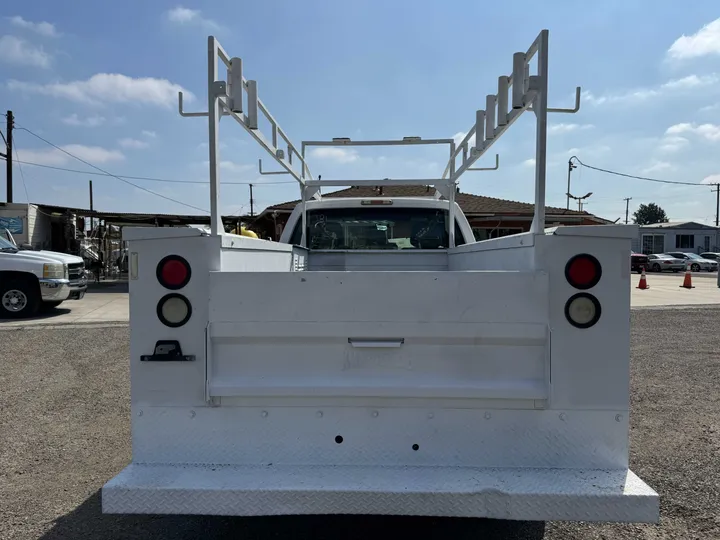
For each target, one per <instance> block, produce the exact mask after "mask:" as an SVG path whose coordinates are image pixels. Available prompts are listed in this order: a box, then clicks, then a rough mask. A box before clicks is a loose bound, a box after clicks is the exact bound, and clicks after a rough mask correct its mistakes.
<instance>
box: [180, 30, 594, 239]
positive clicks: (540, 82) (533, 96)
mask: <svg viewBox="0 0 720 540" xmlns="http://www.w3.org/2000/svg"><path fill="white" fill-rule="evenodd" d="M548 35H549V32H548V30H542V31H541V32H540V34H539V35H538V37H537V38H536V39H535V41H533V43H532V45H531V46H530V48H529V49H528V50H527V51H526V52H516V53H515V54H514V55H513V67H512V72H511V74H510V75H503V76H501V77H499V78H498V91H497V94H490V95H487V96H486V98H485V108H484V109H481V110H478V111H476V113H475V123H474V124H473V125H472V127H471V128H470V129H469V130H468V131H467V133H466V135H465V136H464V137H463V139H462V141H460V143H459V144H456V143H455V141H454V140H453V139H421V138H420V137H405V138H403V139H400V140H373V141H353V140H351V139H348V138H335V139H331V140H329V141H303V143H302V145H301V150H300V152H298V150H297V147H296V146H295V145H294V144H293V143H292V142H291V141H290V139H289V137H288V136H287V134H286V133H285V131H283V129H282V128H281V127H280V126H279V124H278V123H277V121H276V120H275V119H274V118H273V116H272V115H271V114H270V112H269V111H268V109H267V107H265V105H264V104H263V102H262V101H261V100H260V98H259V97H258V86H257V81H254V80H247V79H245V77H244V76H243V69H242V60H241V59H240V58H237V57H232V58H231V57H229V56H228V54H227V53H226V52H225V50H224V49H223V48H222V47H221V46H220V44H219V43H218V41H217V39H216V38H215V37H213V36H210V37H208V112H185V111H184V110H183V94H182V92H179V93H178V109H179V112H180V114H181V115H182V116H190V117H194V116H207V117H208V136H209V144H208V146H209V153H210V160H209V161H210V213H211V221H210V230H211V234H212V235H213V236H217V235H220V234H222V233H223V228H222V220H221V216H220V212H219V187H220V186H219V184H220V182H219V162H220V157H219V123H220V119H221V118H222V117H223V116H230V117H232V118H234V119H235V120H236V121H237V122H238V123H239V124H240V125H241V126H242V127H243V128H245V130H246V131H247V132H248V133H250V135H251V136H252V137H253V138H254V139H255V140H256V141H257V142H258V143H259V144H260V146H262V147H263V148H264V149H265V150H266V151H267V152H268V153H269V154H270V156H271V157H272V158H273V159H274V160H275V161H276V162H277V163H278V164H279V165H280V166H281V167H282V169H283V170H280V171H263V170H262V161H260V163H259V164H258V165H259V170H260V174H263V175H265V174H289V175H290V176H292V177H293V178H294V179H295V180H297V182H298V184H299V185H300V192H301V201H302V203H301V204H302V207H303V224H305V222H306V211H305V209H306V202H307V201H308V200H309V199H311V198H313V197H315V198H317V197H318V196H319V191H320V188H321V187H322V186H363V185H370V186H391V185H421V186H433V187H434V188H435V189H436V190H437V191H438V192H439V193H440V194H441V195H442V196H443V197H445V198H446V199H448V200H449V202H450V215H449V216H448V218H449V223H453V220H454V214H453V212H454V206H455V205H454V202H455V193H456V190H457V185H458V180H459V179H460V176H462V175H463V174H464V173H465V172H467V171H479V170H494V169H497V168H498V166H499V156H497V155H496V156H495V167H486V168H473V164H474V163H475V162H476V161H477V160H478V159H480V158H481V157H482V156H483V155H484V154H485V153H486V152H487V151H488V150H489V149H490V147H491V146H492V145H493V144H494V142H495V141H496V140H497V139H498V138H499V137H500V136H502V134H503V133H505V131H506V130H507V129H508V128H509V127H510V126H511V125H512V124H513V123H514V122H515V121H516V120H517V119H518V118H519V117H520V115H521V114H522V113H523V112H525V111H526V110H531V111H533V112H534V113H535V117H536V119H537V125H536V144H535V215H534V218H533V222H532V226H531V232H533V233H535V234H542V233H543V230H544V224H545V169H546V153H547V152H546V150H547V114H548V113H549V112H557V113H576V112H578V110H579V109H580V87H578V88H576V92H575V107H574V108H572V109H553V108H548V106H547V91H548ZM535 55H537V73H536V74H533V75H531V74H530V62H531V60H532V59H533V57H534V56H535ZM218 59H220V60H221V61H222V63H223V64H224V65H225V67H226V69H227V80H220V79H219V73H218ZM245 101H247V106H246V107H244V102H245ZM260 115H263V116H264V117H265V119H266V120H267V121H268V122H269V124H270V137H269V138H270V140H268V138H267V137H266V136H265V135H264V134H263V133H262V132H261V131H260V129H259V122H258V121H259V118H260ZM473 136H475V143H474V144H473V145H470V140H471V139H472V137H473ZM280 144H282V145H283V146H285V147H286V149H287V153H286V150H285V149H284V148H280V147H279V145H280ZM396 145H448V146H449V147H450V148H449V150H450V152H449V154H450V156H449V159H448V163H447V166H446V167H445V171H444V172H443V174H442V177H441V178H409V179H405V178H401V179H397V178H395V179H390V178H384V179H382V180H351V179H322V180H321V179H319V178H318V179H317V180H314V179H313V177H312V175H311V173H310V169H309V168H308V165H307V163H306V161H305V150H306V148H307V147H311V146H396ZM459 157H461V163H460V165H459V166H457V160H458V158H459ZM293 158H294V159H295V160H296V163H297V164H298V165H299V168H300V170H299V171H298V170H297V169H296V167H295V166H294V164H293ZM304 233H305V226H303V245H304V244H305V234H304ZM449 234H450V246H451V247H453V246H454V245H455V242H454V240H455V238H454V227H452V226H451V227H449Z"/></svg>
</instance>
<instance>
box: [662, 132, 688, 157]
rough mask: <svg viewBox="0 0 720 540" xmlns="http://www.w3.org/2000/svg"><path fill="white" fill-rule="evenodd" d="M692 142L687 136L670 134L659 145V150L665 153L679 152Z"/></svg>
mask: <svg viewBox="0 0 720 540" xmlns="http://www.w3.org/2000/svg"><path fill="white" fill-rule="evenodd" d="M689 144H690V141H688V140H687V139H686V138H685V137H680V136H677V135H668V136H665V137H663V139H662V140H661V141H660V145H659V146H658V150H660V151H661V152H665V153H672V152H677V151H679V150H681V149H683V148H685V147H686V146H688V145H689Z"/></svg>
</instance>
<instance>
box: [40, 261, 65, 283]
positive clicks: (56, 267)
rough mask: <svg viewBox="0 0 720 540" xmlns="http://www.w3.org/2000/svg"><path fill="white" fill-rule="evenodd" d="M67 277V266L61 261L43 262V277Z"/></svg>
mask: <svg viewBox="0 0 720 540" xmlns="http://www.w3.org/2000/svg"><path fill="white" fill-rule="evenodd" d="M66 277H67V266H65V265H64V264H61V263H45V264H43V278H45V279H64V278H66Z"/></svg>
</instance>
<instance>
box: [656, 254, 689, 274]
mask: <svg viewBox="0 0 720 540" xmlns="http://www.w3.org/2000/svg"><path fill="white" fill-rule="evenodd" d="M685 264H686V263H685V260H683V259H678V258H676V257H673V256H671V255H668V254H667V253H654V254H652V255H648V266H647V269H648V270H650V271H651V272H680V271H681V270H685Z"/></svg>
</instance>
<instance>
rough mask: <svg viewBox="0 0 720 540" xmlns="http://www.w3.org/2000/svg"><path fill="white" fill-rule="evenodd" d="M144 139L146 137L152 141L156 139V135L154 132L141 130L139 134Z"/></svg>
mask: <svg viewBox="0 0 720 540" xmlns="http://www.w3.org/2000/svg"><path fill="white" fill-rule="evenodd" d="M141 133H142V134H143V135H144V136H145V137H148V138H150V139H154V138H156V137H157V133H156V132H154V131H148V130H147V129H143V130H142V132H141Z"/></svg>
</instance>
